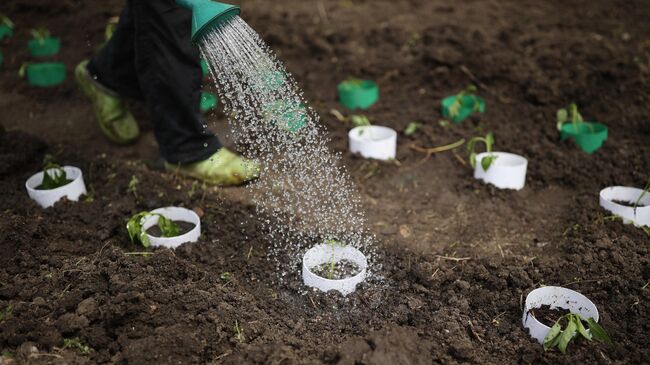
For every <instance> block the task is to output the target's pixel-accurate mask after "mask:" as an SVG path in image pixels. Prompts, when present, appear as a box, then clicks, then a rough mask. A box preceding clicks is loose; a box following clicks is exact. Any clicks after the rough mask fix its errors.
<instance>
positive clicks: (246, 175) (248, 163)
mask: <svg viewBox="0 0 650 365" xmlns="http://www.w3.org/2000/svg"><path fill="white" fill-rule="evenodd" d="M165 168H166V169H167V171H172V172H175V173H179V174H181V175H183V176H187V177H191V178H194V179H197V180H201V181H204V182H206V183H208V184H211V185H218V186H237V185H242V184H244V183H246V182H248V181H251V180H254V179H256V178H258V177H259V175H260V165H259V164H258V163H257V162H254V161H252V160H249V159H246V158H243V157H241V156H238V155H236V154H234V153H233V152H231V151H230V150H228V149H227V148H225V147H224V148H221V149H220V150H219V151H217V152H216V153H215V154H213V155H212V156H210V157H209V158H208V159H206V160H203V161H199V162H195V163H192V164H189V165H174V164H170V163H167V162H165Z"/></svg>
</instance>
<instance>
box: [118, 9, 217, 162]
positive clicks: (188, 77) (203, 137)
mask: <svg viewBox="0 0 650 365" xmlns="http://www.w3.org/2000/svg"><path fill="white" fill-rule="evenodd" d="M131 10H132V11H133V18H134V25H135V60H136V63H135V64H136V71H137V77H138V80H139V84H140V88H141V90H142V92H143V95H144V98H145V100H146V102H147V105H148V109H149V111H150V114H151V118H152V121H153V125H154V133H155V135H156V139H157V140H158V144H159V146H160V152H161V155H162V157H163V158H164V159H165V160H166V161H167V162H168V163H171V164H189V163H193V162H198V161H202V160H206V159H208V158H209V157H210V156H212V155H213V154H214V153H215V152H217V151H218V150H219V149H220V148H221V144H220V143H219V140H218V139H217V137H216V136H215V135H214V134H212V132H210V131H209V130H207V128H206V126H205V122H204V121H203V120H202V117H201V113H200V97H201V79H202V73H201V65H200V62H199V51H198V48H197V47H196V46H195V45H194V44H192V41H191V12H190V11H189V10H187V9H184V8H182V7H180V6H178V5H176V2H175V0H137V1H136V0H132V1H131Z"/></svg>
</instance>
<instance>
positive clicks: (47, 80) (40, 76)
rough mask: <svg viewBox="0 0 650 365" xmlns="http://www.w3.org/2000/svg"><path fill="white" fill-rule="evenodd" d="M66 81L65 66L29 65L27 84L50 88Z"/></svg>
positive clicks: (55, 64)
mask: <svg viewBox="0 0 650 365" xmlns="http://www.w3.org/2000/svg"><path fill="white" fill-rule="evenodd" d="M63 81H65V65H64V64H62V63H59V62H44V63H32V64H29V65H27V82H28V83H29V84H30V85H31V86H39V87H48V86H55V85H59V84H60V83H62V82H63Z"/></svg>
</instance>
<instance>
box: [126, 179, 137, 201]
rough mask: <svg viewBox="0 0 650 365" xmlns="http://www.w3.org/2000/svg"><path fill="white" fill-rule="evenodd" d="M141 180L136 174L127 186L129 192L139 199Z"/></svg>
mask: <svg viewBox="0 0 650 365" xmlns="http://www.w3.org/2000/svg"><path fill="white" fill-rule="evenodd" d="M139 182H140V180H138V177H137V176H135V175H132V176H131V180H129V186H128V187H127V188H126V192H127V193H131V194H133V196H134V197H135V198H136V199H138V183H139Z"/></svg>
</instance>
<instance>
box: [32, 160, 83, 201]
mask: <svg viewBox="0 0 650 365" xmlns="http://www.w3.org/2000/svg"><path fill="white" fill-rule="evenodd" d="M61 168H62V169H63V171H65V174H66V176H67V178H68V179H70V180H72V181H71V182H69V183H68V184H65V185H63V186H60V187H58V188H56V189H49V190H39V189H36V188H37V187H38V186H39V185H41V184H42V183H43V171H40V172H37V173H36V174H34V175H32V176H31V177H30V178H29V179H27V181H25V188H26V189H27V194H28V195H29V197H30V198H32V200H34V201H35V202H36V203H37V204H38V205H40V206H41V207H42V208H49V207H51V206H53V205H54V203H56V202H58V201H59V200H61V198H63V197H66V198H67V199H68V200H71V201H78V200H79V197H80V196H81V195H83V194H86V184H85V183H84V179H83V173H82V172H81V169H79V168H77V167H74V166H63V167H61ZM54 171H55V169H49V170H47V172H48V173H54Z"/></svg>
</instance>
